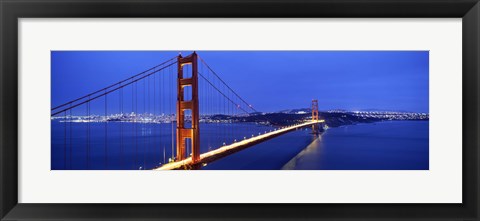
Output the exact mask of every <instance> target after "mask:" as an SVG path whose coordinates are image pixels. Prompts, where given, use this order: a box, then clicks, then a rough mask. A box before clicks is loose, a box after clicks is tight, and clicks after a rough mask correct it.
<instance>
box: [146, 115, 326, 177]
mask: <svg viewBox="0 0 480 221" xmlns="http://www.w3.org/2000/svg"><path fill="white" fill-rule="evenodd" d="M323 122H325V121H324V120H316V121H308V122H305V123H301V124H297V125H293V126H288V127H283V128H282V129H278V130H275V131H273V132H269V133H265V134H262V135H258V136H256V137H252V138H249V139H246V140H242V141H239V142H236V143H233V144H230V145H225V146H222V147H220V148H218V149H216V150H212V151H209V152H206V153H203V154H200V160H199V162H200V163H208V162H206V161H208V159H209V158H214V157H215V156H217V155H221V154H224V153H225V152H227V151H232V150H233V149H237V148H242V147H245V146H248V145H252V144H254V143H257V142H260V141H263V140H266V139H268V138H271V137H274V136H276V135H280V134H282V133H286V132H289V131H291V130H295V129H298V128H301V127H306V126H310V125H314V124H318V123H323ZM192 163H193V161H192V158H188V159H185V160H181V161H177V162H172V163H169V164H165V165H163V166H161V167H159V168H157V169H155V170H174V169H180V168H184V167H186V166H189V165H192Z"/></svg>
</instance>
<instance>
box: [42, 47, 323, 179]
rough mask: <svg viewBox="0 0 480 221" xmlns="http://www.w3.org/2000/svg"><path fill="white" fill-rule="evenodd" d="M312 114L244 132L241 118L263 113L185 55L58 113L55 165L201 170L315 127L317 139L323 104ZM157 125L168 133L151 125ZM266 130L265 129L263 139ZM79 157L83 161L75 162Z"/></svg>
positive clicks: (198, 59) (315, 106) (60, 107)
mask: <svg viewBox="0 0 480 221" xmlns="http://www.w3.org/2000/svg"><path fill="white" fill-rule="evenodd" d="M311 110H312V117H311V119H308V120H303V121H301V122H294V123H293V124H292V125H289V126H283V127H280V128H258V127H257V126H256V125H255V124H247V123H245V124H243V126H242V127H238V126H236V125H239V124H241V123H242V122H241V120H239V119H242V118H241V117H242V116H249V115H252V114H258V113H259V111H257V110H256V109H255V108H254V107H253V105H251V104H250V103H248V102H247V101H246V100H245V99H244V98H242V97H241V96H240V95H239V94H238V93H237V92H236V91H234V90H233V89H232V88H231V87H230V86H229V85H228V84H227V83H226V82H225V81H223V80H222V79H221V78H220V76H219V74H217V73H216V72H215V71H214V70H213V69H212V68H211V67H210V66H209V65H208V64H207V63H206V62H205V61H204V60H203V59H202V58H201V57H200V56H199V55H198V54H197V53H195V52H193V53H192V54H190V55H188V56H185V57H183V56H182V55H178V56H175V57H173V58H171V59H168V60H167V61H165V62H163V63H161V64H159V65H156V66H154V67H152V68H150V69H148V70H145V71H143V72H141V73H138V74H135V75H133V76H131V77H129V78H127V79H124V80H122V81H119V82H117V83H114V84H112V85H109V86H107V87H105V88H102V89H100V90H97V91H94V92H92V93H89V94H87V95H84V96H82V97H79V98H76V99H74V100H71V101H68V102H66V103H63V104H61V105H58V106H56V107H53V108H52V109H51V117H52V119H60V121H59V125H57V127H56V130H55V133H57V134H61V135H58V136H56V139H60V140H57V141H56V143H57V144H58V145H56V147H55V148H56V153H57V154H56V159H57V160H61V161H62V162H61V163H60V164H58V165H60V166H56V169H65V170H68V169H109V168H113V167H115V168H117V169H118V168H121V169H155V170H171V169H196V168H200V167H201V166H202V165H205V164H207V163H210V162H213V161H215V160H217V159H220V158H222V157H224V156H227V155H230V154H234V153H235V152H238V151H240V150H242V149H245V148H248V147H250V146H252V145H255V144H258V143H261V142H264V141H266V140H269V139H271V138H273V137H276V136H280V135H282V134H285V133H288V132H290V131H294V130H297V129H299V128H303V127H312V132H313V133H318V127H319V126H318V125H319V124H321V123H324V120H321V119H319V114H318V101H317V100H313V101H312V106H311ZM124 122H129V123H131V124H124ZM77 123H84V124H81V125H82V127H79V126H78V125H77ZM112 123H119V124H118V125H116V126H112V125H110V124H112ZM157 123H162V126H152V125H155V124H157ZM234 123H238V124H234ZM208 124H214V125H215V127H206V125H208ZM245 125H246V126H245ZM255 127H257V128H255ZM202 128H205V129H202ZM212 128H213V129H212ZM259 129H261V130H263V129H265V130H264V131H261V132H258V133H257V131H259ZM99 131H101V133H100V132H99ZM152 131H153V132H152ZM53 133H54V132H53V129H52V134H53ZM250 133H251V136H250ZM151 134H154V136H149V135H151ZM165 134H167V135H168V136H166V135H165ZM202 134H205V135H207V136H202ZM126 136H129V137H130V138H131V139H126V138H125V137H126ZM217 138H219V139H217ZM100 140H102V141H101V142H100ZM219 141H220V142H219ZM222 141H223V142H222ZM52 148H53V147H52ZM167 151H168V152H169V154H168V155H169V159H168V161H167V160H166V155H167V154H166V153H167ZM162 152H163V154H162ZM80 155H81V156H82V158H84V159H83V160H82V161H81V162H75V159H77V158H78V156H80ZM162 155H163V156H162ZM74 156H75V157H74ZM162 157H163V160H162ZM100 159H101V160H100ZM52 161H53V159H52ZM77 161H78V160H77ZM100 161H101V162H102V163H101V164H103V165H99V162H100ZM149 161H154V162H156V163H154V164H152V163H148V162H149ZM115 165H116V166H115ZM119 165H120V166H119ZM139 165H141V166H140V167H138V166H139ZM148 165H149V166H148Z"/></svg>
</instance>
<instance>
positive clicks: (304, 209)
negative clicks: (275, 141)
mask: <svg viewBox="0 0 480 221" xmlns="http://www.w3.org/2000/svg"><path fill="white" fill-rule="evenodd" d="M0 15H1V17H0V19H1V21H0V23H1V26H0V30H1V39H0V45H1V59H0V67H1V74H0V84H1V86H0V132H1V133H0V159H1V162H0V171H1V173H0V179H1V182H0V204H1V205H0V217H1V220H99V219H109V220H273V219H279V220H307V219H308V220H370V219H380V220H479V182H478V180H479V165H480V164H479V158H480V155H479V151H478V147H479V139H478V132H479V118H478V116H479V112H478V111H479V101H478V98H479V89H480V88H479V62H480V60H479V59H480V57H479V53H480V47H479V46H480V45H479V40H480V36H479V31H480V20H479V19H480V5H479V3H478V0H404V1H402V0H257V1H253V0H244V1H238V0H221V1H220V0H197V1H194V0H143V1H135V0H117V1H108V0H101V1H93V0H63V1H59V0H38V1H33V0H0ZM47 17H48V18H63V17H67V18H73V17H88V18H107V17H108V18H119V17H127V18H132V17H213V18H226V17H260V18H265V17H269V18H277V17H286V18H293V17H307V18H309V17H349V18H351V17H371V18H387V17H406V18H425V17H431V18H443V17H457V18H462V21H463V24H462V32H463V33H462V35H463V37H462V41H463V43H462V44H463V46H462V47H463V48H462V50H463V52H462V53H463V54H462V56H463V64H462V65H463V76H462V78H463V79H462V84H463V88H462V93H463V100H462V102H463V117H462V122H463V126H462V127H463V135H462V136H463V137H462V139H463V146H462V149H463V155H462V156H463V196H462V197H463V203H462V204H19V203H18V187H17V184H18V174H17V173H18V153H17V150H18V140H17V139H18V129H19V128H18V93H19V92H18V67H17V64H18V34H19V33H18V22H17V20H18V19H19V18H47ZM445 44H448V42H445ZM445 163H448V162H445ZM239 191H241V190H239ZM246 194H249V193H246ZM250 194H253V193H250Z"/></svg>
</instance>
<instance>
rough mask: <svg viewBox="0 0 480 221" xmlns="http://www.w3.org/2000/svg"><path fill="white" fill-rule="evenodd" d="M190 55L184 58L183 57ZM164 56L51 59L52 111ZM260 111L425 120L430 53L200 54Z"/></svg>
mask: <svg viewBox="0 0 480 221" xmlns="http://www.w3.org/2000/svg"><path fill="white" fill-rule="evenodd" d="M188 53H189V52H182V54H184V55H186V54H188ZM177 54H178V52H173V51H168V52H161V51H108V52H107V51H103V52H99V51H58V52H52V64H51V67H52V106H56V105H59V104H62V103H64V102H67V101H70V100H72V99H75V98H77V97H80V96H83V95H85V94H87V93H90V92H93V91H95V90H98V89H100V88H103V87H105V86H107V85H110V84H112V83H115V82H117V81H120V80H123V79H125V78H128V77H130V76H132V75H134V74H136V73H139V72H141V71H143V70H146V69H148V68H150V67H153V66H155V65H157V64H160V63H162V62H163V61H165V60H167V59H169V58H172V57H174V56H175V55H177ZM198 54H199V55H200V56H201V57H202V58H203V59H204V60H205V61H206V62H207V63H208V64H209V65H210V66H211V67H212V68H213V69H214V70H215V71H216V72H217V73H218V74H219V75H220V77H222V78H223V80H224V81H225V82H227V83H228V84H229V85H230V86H231V87H232V88H233V89H234V90H236V91H237V92H238V93H239V94H240V95H241V96H242V97H244V98H245V99H246V100H247V101H249V102H250V103H251V104H253V105H254V106H255V108H256V109H257V110H259V111H278V110H284V109H292V108H304V107H309V106H310V102H311V100H312V99H318V100H319V108H320V109H321V110H329V109H347V110H364V109H380V110H402V111H414V112H427V113H428V110H429V109H428V107H429V106H428V105H429V104H428V103H429V94H428V91H429V89H428V82H429V76H428V75H429V53H428V51H198Z"/></svg>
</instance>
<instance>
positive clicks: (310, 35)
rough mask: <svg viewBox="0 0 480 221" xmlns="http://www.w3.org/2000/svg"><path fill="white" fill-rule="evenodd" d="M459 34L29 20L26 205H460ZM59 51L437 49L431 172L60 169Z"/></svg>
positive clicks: (429, 25)
mask: <svg viewBox="0 0 480 221" xmlns="http://www.w3.org/2000/svg"><path fill="white" fill-rule="evenodd" d="M461 29H462V26H461V19H20V20H19V36H20V38H19V61H20V63H19V82H20V85H19V110H20V113H19V117H20V122H19V123H20V125H19V135H20V136H19V164H20V165H19V202H20V203H127V202H128V203H173V202H175V203H185V202H194V203H195V202H232V203H233V202H241V203H253V202H261V203H282V202H285V203H286V202H302V203H346V202H351V203H461V202H462V197H461V193H462V186H461V185H462V181H461V179H462V173H461V169H462V168H461V164H462V158H461V153H462V150H461V148H462V140H461V137H462V122H461V119H462V103H461V101H462V93H461V89H462V82H461V79H462V66H461V61H462V51H461V43H462V42H461V37H462V35H461ZM186 30H189V33H191V34H189V35H187V34H181V35H179V34H176V33H185V32H186ZM192 39H194V40H192ZM51 50H430V170H425V171H398V170H397V171H374V170H372V171H348V170H344V171H325V170H324V171H322V170H320V171H166V172H159V171H50V51H51Z"/></svg>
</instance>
